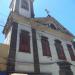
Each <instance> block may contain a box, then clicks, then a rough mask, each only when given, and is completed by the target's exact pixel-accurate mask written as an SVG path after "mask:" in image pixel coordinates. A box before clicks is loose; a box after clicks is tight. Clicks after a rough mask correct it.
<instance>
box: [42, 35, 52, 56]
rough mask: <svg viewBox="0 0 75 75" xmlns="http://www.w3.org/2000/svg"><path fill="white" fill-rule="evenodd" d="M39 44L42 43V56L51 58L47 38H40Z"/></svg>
mask: <svg viewBox="0 0 75 75" xmlns="http://www.w3.org/2000/svg"><path fill="white" fill-rule="evenodd" d="M41 42H42V50H43V56H51V51H50V47H49V42H48V38H47V37H44V36H42V39H41Z"/></svg>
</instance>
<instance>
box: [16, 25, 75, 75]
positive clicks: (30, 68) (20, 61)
mask: <svg viewBox="0 0 75 75" xmlns="http://www.w3.org/2000/svg"><path fill="white" fill-rule="evenodd" d="M21 30H26V31H29V32H30V47H31V53H30V54H29V53H23V52H19V40H20V38H19V36H20V32H21ZM42 35H43V36H46V37H48V41H49V44H50V49H51V54H52V57H47V56H43V54H42V53H43V52H42V46H41V36H42ZM36 37H37V46H38V54H39V62H40V71H41V72H42V73H51V72H52V74H53V75H59V66H58V65H57V64H56V63H54V64H47V63H52V62H56V61H58V60H59V59H58V55H57V52H56V48H55V46H54V40H55V39H58V40H60V41H61V42H62V45H63V46H64V47H63V48H64V53H65V56H66V58H67V61H69V62H71V63H72V64H74V65H75V62H74V61H71V58H70V54H69V52H68V49H67V46H66V44H68V43H69V44H72V43H71V42H70V41H67V40H66V39H62V38H60V37H57V36H55V35H52V34H50V33H49V32H42V31H38V30H37V31H36ZM73 50H74V48H73ZM26 62H29V63H26ZM33 63H34V61H33V46H32V32H31V26H29V25H27V24H19V25H18V33H17V47H16V63H15V70H16V71H19V72H25V71H26V72H34V64H33ZM41 63H46V64H41ZM71 68H72V71H73V73H74V75H75V72H74V70H75V67H74V66H71Z"/></svg>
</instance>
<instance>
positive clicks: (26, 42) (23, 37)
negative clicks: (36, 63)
mask: <svg viewBox="0 0 75 75" xmlns="http://www.w3.org/2000/svg"><path fill="white" fill-rule="evenodd" d="M19 51H20V52H26V53H30V36H29V32H27V31H24V30H22V31H21V34H20V44H19Z"/></svg>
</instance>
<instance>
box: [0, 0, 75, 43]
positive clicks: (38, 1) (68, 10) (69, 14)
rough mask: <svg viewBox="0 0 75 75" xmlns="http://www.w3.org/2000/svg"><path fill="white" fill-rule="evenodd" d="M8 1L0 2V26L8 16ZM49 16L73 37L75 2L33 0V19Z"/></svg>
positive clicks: (65, 0) (69, 0)
mask: <svg viewBox="0 0 75 75" xmlns="http://www.w3.org/2000/svg"><path fill="white" fill-rule="evenodd" d="M9 5H10V0H1V1H0V25H2V26H4V25H5V23H6V20H7V17H8V15H9V12H10V9H9ZM45 9H47V10H48V11H49V14H50V15H51V16H52V17H54V18H55V19H56V20H57V21H58V22H60V23H61V24H62V25H63V26H64V27H66V28H67V29H68V30H69V31H70V32H71V33H72V34H73V35H75V0H34V12H35V17H46V16H47V13H46V11H45ZM2 26H0V43H3V41H4V39H5V36H4V35H3V34H2V31H3V27H2Z"/></svg>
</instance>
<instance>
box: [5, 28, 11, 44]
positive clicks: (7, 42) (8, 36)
mask: <svg viewBox="0 0 75 75" xmlns="http://www.w3.org/2000/svg"><path fill="white" fill-rule="evenodd" d="M11 33H12V27H11V28H10V30H9V32H8V34H7V37H6V38H5V40H4V44H7V45H10V40H11Z"/></svg>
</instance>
